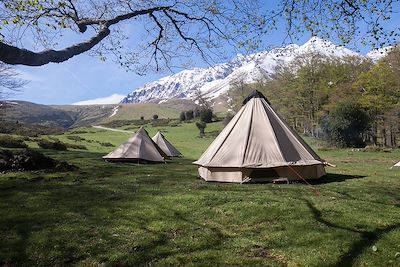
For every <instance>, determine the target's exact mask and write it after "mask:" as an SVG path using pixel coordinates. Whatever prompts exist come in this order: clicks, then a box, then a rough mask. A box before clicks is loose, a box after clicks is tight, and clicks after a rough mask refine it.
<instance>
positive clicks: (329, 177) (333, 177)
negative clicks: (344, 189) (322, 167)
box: [307, 173, 367, 185]
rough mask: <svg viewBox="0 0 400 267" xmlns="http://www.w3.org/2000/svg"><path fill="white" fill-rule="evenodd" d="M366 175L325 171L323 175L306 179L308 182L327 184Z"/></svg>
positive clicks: (360, 177)
mask: <svg viewBox="0 0 400 267" xmlns="http://www.w3.org/2000/svg"><path fill="white" fill-rule="evenodd" d="M365 177H367V176H365V175H347V174H337V173H327V174H326V175H325V176H323V177H321V178H319V179H315V180H307V181H308V182H309V183H310V184H313V185H318V184H328V183H338V182H345V181H347V180H353V179H362V178H365Z"/></svg>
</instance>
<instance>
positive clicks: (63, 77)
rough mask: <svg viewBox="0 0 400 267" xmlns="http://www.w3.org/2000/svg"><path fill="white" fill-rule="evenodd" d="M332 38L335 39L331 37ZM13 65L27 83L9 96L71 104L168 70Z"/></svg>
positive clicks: (80, 59) (87, 61)
mask: <svg viewBox="0 0 400 267" xmlns="http://www.w3.org/2000/svg"><path fill="white" fill-rule="evenodd" d="M396 16H397V17H394V18H392V20H391V21H390V22H388V23H389V24H391V26H393V25H397V23H398V21H400V16H399V14H397V15H396ZM134 25H135V24H132V23H127V24H125V25H122V27H123V30H124V31H127V32H128V33H129V35H130V36H134V38H132V39H133V40H135V39H137V38H138V37H139V36H140V35H141V34H142V31H141V27H140V26H138V24H136V28H135V26H134ZM397 27H398V26H397ZM88 36H90V32H88V33H87V34H85V35H83V36H80V37H75V36H74V35H66V36H64V38H63V39H62V41H61V42H60V47H63V46H66V45H68V44H70V43H73V42H76V41H79V40H84V39H85V38H87V37H88ZM310 37H311V34H310V33H306V34H305V35H304V36H300V38H299V40H298V41H296V43H298V44H303V43H304V42H306V41H307V40H308V39H309V38H310ZM267 38H268V39H267ZM283 39H284V35H283V32H279V31H277V32H275V33H273V34H270V35H268V37H266V41H265V43H267V44H268V45H272V46H279V45H280V44H281V43H282V41H283ZM332 41H333V42H334V43H335V40H332ZM28 42H29V40H28ZM350 48H351V47H350ZM357 48H358V49H359V50H360V52H361V53H363V54H365V53H366V52H368V51H369V50H370V49H369V48H368V47H360V46H358V47H357ZM227 52H228V57H230V58H231V57H234V56H235V53H236V52H235V51H234V50H233V49H232V50H230V49H228V50H227ZM204 66H207V65H206V63H204V62H202V61H201V60H196V59H194V64H193V67H204ZM16 69H17V70H18V71H19V72H21V78H24V79H26V80H28V81H29V83H28V84H27V85H26V86H25V87H24V88H23V90H22V91H21V92H20V93H18V94H15V95H13V96H12V97H11V98H13V99H18V100H26V101H31V102H35V103H41V104H71V103H74V102H78V101H82V100H88V99H94V98H101V97H106V96H110V95H112V94H121V95H126V94H128V93H130V92H132V91H133V90H134V89H136V88H138V87H140V86H142V85H144V84H146V83H147V82H151V81H154V80H157V79H159V78H161V77H164V76H166V75H170V74H171V73H170V72H162V73H155V72H149V73H148V74H146V75H145V76H139V75H137V74H135V73H134V72H126V70H125V69H122V68H120V67H119V66H118V65H117V64H115V63H113V62H112V60H108V61H105V62H103V61H101V60H99V59H98V58H95V57H92V56H89V55H88V54H81V55H78V56H75V57H73V58H72V59H70V60H68V61H66V62H64V63H60V64H47V65H45V66H41V67H26V66H17V67H16ZM176 71H179V69H177V70H176Z"/></svg>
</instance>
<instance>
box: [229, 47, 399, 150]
mask: <svg viewBox="0 0 400 267" xmlns="http://www.w3.org/2000/svg"><path fill="white" fill-rule="evenodd" d="M254 89H257V90H259V91H261V92H263V93H264V94H265V96H266V97H267V98H268V100H269V101H270V102H271V105H272V106H273V107H274V108H275V109H276V110H277V111H278V112H279V113H280V114H281V115H282V116H283V117H284V118H285V119H286V120H287V121H288V123H289V124H290V125H291V126H292V127H293V128H295V129H296V130H297V131H299V132H302V133H304V134H308V135H311V136H316V137H326V138H327V139H328V140H329V141H331V143H332V144H333V145H337V146H364V145H368V144H369V145H382V146H389V147H396V146H399V145H400V48H399V47H396V48H393V49H392V50H391V51H390V52H389V53H388V54H387V55H386V56H385V57H384V58H382V59H381V60H379V61H378V62H372V61H371V60H367V59H363V58H360V57H346V58H341V59H333V58H329V57H325V56H322V55H319V54H306V55H302V56H299V57H298V58H296V59H295V60H294V61H293V62H292V63H291V64H290V65H285V66H279V67H277V69H276V73H275V74H274V75H273V76H272V77H269V78H267V79H264V80H263V81H260V82H257V83H254V84H243V83H242V82H240V81H237V82H235V83H233V84H232V86H231V90H230V91H229V93H228V94H229V98H230V99H231V101H230V106H231V108H232V109H234V110H238V108H240V106H241V101H242V99H243V98H244V97H243V96H246V95H247V94H248V93H249V92H251V91H252V90H254Z"/></svg>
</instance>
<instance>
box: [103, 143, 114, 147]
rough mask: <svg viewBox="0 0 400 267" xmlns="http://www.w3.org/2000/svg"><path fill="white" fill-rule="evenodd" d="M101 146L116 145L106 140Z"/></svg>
mask: <svg viewBox="0 0 400 267" xmlns="http://www.w3.org/2000/svg"><path fill="white" fill-rule="evenodd" d="M100 145H101V146H105V147H112V146H114V145H113V144H111V143H109V142H104V143H100Z"/></svg>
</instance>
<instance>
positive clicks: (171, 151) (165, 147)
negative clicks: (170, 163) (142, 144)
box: [152, 132, 182, 157]
mask: <svg viewBox="0 0 400 267" xmlns="http://www.w3.org/2000/svg"><path fill="white" fill-rule="evenodd" d="M152 139H153V141H154V142H155V143H156V144H157V145H158V146H159V147H160V148H161V149H162V151H164V153H165V154H166V155H167V156H168V157H179V156H181V155H182V154H181V152H179V151H178V149H176V148H175V147H174V146H173V145H172V144H171V143H170V142H169V141H168V140H167V139H165V137H164V135H163V134H162V133H160V132H157V133H156V135H155V136H153V138H152Z"/></svg>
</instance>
